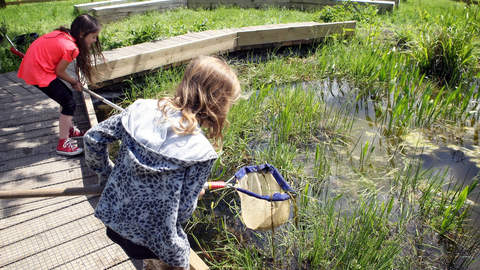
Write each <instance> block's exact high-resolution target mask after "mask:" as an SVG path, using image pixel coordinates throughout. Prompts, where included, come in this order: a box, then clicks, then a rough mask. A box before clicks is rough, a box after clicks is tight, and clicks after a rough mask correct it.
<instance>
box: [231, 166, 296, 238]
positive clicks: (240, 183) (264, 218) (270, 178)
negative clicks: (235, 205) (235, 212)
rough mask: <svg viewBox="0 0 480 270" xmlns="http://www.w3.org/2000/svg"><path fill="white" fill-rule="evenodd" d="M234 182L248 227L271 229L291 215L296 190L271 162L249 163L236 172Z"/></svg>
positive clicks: (242, 214) (244, 220)
mask: <svg viewBox="0 0 480 270" xmlns="http://www.w3.org/2000/svg"><path fill="white" fill-rule="evenodd" d="M235 178H236V179H237V183H236V184H235V185H234V187H235V188H236V190H237V191H238V195H239V197H240V201H241V216H242V220H243V222H244V223H245V226H247V228H250V229H252V230H260V231H262V230H271V229H272V228H276V227H278V226H280V225H282V224H283V223H284V222H285V221H286V220H287V219H288V217H289V215H290V199H291V194H292V193H293V192H294V191H293V189H292V188H291V187H290V186H289V185H288V183H287V182H286V181H285V179H284V178H283V177H282V175H281V174H280V172H279V171H278V170H277V169H276V168H275V167H274V166H272V165H270V164H264V165H258V166H246V167H243V168H242V169H240V170H239V171H237V172H236V173H235Z"/></svg>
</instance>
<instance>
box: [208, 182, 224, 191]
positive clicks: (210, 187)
mask: <svg viewBox="0 0 480 270" xmlns="http://www.w3.org/2000/svg"><path fill="white" fill-rule="evenodd" d="M225 187H226V184H225V182H223V181H214V182H205V184H204V185H203V188H204V189H208V190H213V189H219V188H225Z"/></svg>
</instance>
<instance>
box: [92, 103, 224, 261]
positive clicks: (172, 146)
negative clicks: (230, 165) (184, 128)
mask: <svg viewBox="0 0 480 270" xmlns="http://www.w3.org/2000/svg"><path fill="white" fill-rule="evenodd" d="M181 115H182V114H181V112H177V111H175V112H172V113H169V116H168V119H169V120H170V121H169V120H167V121H165V119H163V118H162V114H161V113H160V112H159V111H158V108H157V100H137V101H136V102H135V103H133V104H132V105H131V106H129V107H128V108H127V109H126V110H125V112H123V113H121V114H119V115H115V116H112V117H110V118H109V119H107V120H105V121H103V122H101V123H99V124H98V125H97V126H95V127H93V128H91V129H90V130H89V131H88V132H87V133H86V134H85V136H84V141H85V160H86V162H87V165H88V166H89V167H90V169H92V170H93V171H95V172H96V173H97V174H98V177H99V182H100V185H105V189H104V191H103V194H102V196H101V197H100V201H99V203H98V206H97V208H96V209H95V217H97V218H99V219H100V220H102V222H103V223H104V224H105V225H107V226H108V227H110V228H111V229H113V230H114V231H115V232H117V233H118V234H120V235H121V236H123V237H124V238H126V239H129V240H131V241H132V242H134V243H135V244H138V245H142V246H145V247H147V248H149V249H150V250H151V251H152V252H154V253H155V254H156V255H157V256H158V257H159V258H160V259H161V260H162V261H164V262H165V263H167V264H169V265H174V266H181V267H185V268H188V266H189V261H188V257H189V254H190V246H189V243H188V240H187V236H186V234H185V232H184V231H183V229H182V226H181V223H184V222H186V221H188V219H189V218H190V217H191V215H192V213H193V210H194V209H195V207H196V204H197V198H198V195H199V193H200V191H201V189H202V186H203V184H204V183H205V181H206V180H207V178H208V175H209V173H210V170H211V168H212V166H213V163H214V161H215V160H216V159H217V158H218V155H217V154H216V152H215V150H214V149H213V147H212V145H211V144H210V142H209V141H208V140H207V139H206V138H205V136H204V134H203V133H202V131H201V130H200V128H199V127H198V130H197V131H198V133H197V134H194V135H178V134H176V133H175V132H174V131H173V129H172V124H171V123H175V122H176V123H178V121H179V119H180V117H181ZM117 140H120V141H121V146H120V150H119V153H118V157H117V160H116V162H115V165H114V164H113V163H112V161H111V160H110V159H109V155H108V150H107V145H108V144H109V143H111V142H114V141H117Z"/></svg>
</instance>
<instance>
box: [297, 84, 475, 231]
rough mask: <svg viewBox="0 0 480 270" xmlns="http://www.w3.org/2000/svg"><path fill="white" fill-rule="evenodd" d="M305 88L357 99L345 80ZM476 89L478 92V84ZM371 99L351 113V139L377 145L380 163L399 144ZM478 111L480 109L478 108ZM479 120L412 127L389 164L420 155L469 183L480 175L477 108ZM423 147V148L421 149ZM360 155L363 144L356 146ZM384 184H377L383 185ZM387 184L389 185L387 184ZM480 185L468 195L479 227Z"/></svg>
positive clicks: (329, 97) (331, 99) (331, 97)
mask: <svg viewBox="0 0 480 270" xmlns="http://www.w3.org/2000/svg"><path fill="white" fill-rule="evenodd" d="M302 87H304V88H307V87H308V88H312V87H313V88H314V89H318V91H319V92H321V93H322V98H323V99H324V100H325V101H326V102H327V103H330V104H333V103H336V104H339V105H341V104H343V103H345V102H351V101H352V100H354V99H355V97H353V96H352V95H349V93H350V92H351V89H350V84H349V83H348V82H346V81H337V80H336V79H334V80H331V81H321V82H308V83H304V84H302ZM476 91H478V86H477V89H476ZM375 105H376V104H374V103H373V102H372V101H371V100H367V101H362V100H360V101H358V102H356V104H355V106H354V108H355V109H354V110H352V112H351V116H352V117H356V118H357V120H356V121H355V123H354V125H353V131H354V132H353V133H354V137H355V138H353V140H352V141H356V140H358V141H359V142H358V143H357V145H358V146H361V145H363V143H365V142H366V141H368V142H369V145H370V146H375V149H374V152H373V156H374V158H373V160H374V161H373V162H374V163H375V158H378V159H380V160H378V162H377V163H382V162H384V161H385V159H386V158H388V154H389V153H392V152H393V151H394V149H392V147H397V146H398V145H392V141H391V139H389V138H386V137H383V136H382V132H383V130H384V127H383V126H382V123H383V122H382V119H381V117H382V116H381V113H379V112H378V108H376V106H375ZM477 110H478V109H477ZM476 117H477V119H474V118H473V119H470V120H467V121H465V122H464V123H438V124H435V125H433V126H432V127H431V128H429V129H414V130H410V131H409V132H408V133H407V134H406V136H405V140H404V141H397V142H396V143H401V144H402V148H401V151H400V153H398V154H396V157H393V158H391V159H390V160H389V162H390V165H392V166H393V167H396V168H399V167H402V165H403V163H404V160H405V158H417V159H418V160H420V159H419V158H421V161H422V162H423V164H422V167H423V168H424V169H428V168H431V169H432V170H434V171H438V172H444V171H445V170H447V171H448V176H450V177H451V178H452V180H453V181H454V182H455V183H456V184H459V185H462V186H466V185H469V184H470V183H471V181H472V179H474V178H475V177H479V176H480V175H479V171H480V145H479V127H480V124H479V121H478V111H477V113H476ZM419 149H421V151H419ZM356 152H357V155H359V152H360V147H357V149H356ZM382 184H383V183H377V185H378V186H381V185H382ZM385 185H386V186H388V185H387V184H386V183H385ZM479 191H480V187H479V186H477V188H476V191H474V192H473V194H474V196H473V197H471V198H469V200H470V201H471V203H475V207H474V212H473V213H472V222H473V223H475V227H476V228H480V221H479V222H477V220H478V219H479V217H480V192H479Z"/></svg>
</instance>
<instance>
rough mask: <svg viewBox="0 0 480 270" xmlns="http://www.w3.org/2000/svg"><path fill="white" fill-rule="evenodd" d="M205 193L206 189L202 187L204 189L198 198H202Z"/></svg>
mask: <svg viewBox="0 0 480 270" xmlns="http://www.w3.org/2000/svg"><path fill="white" fill-rule="evenodd" d="M203 195H205V189H204V188H202V191H200V194H198V198H202V197H203Z"/></svg>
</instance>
